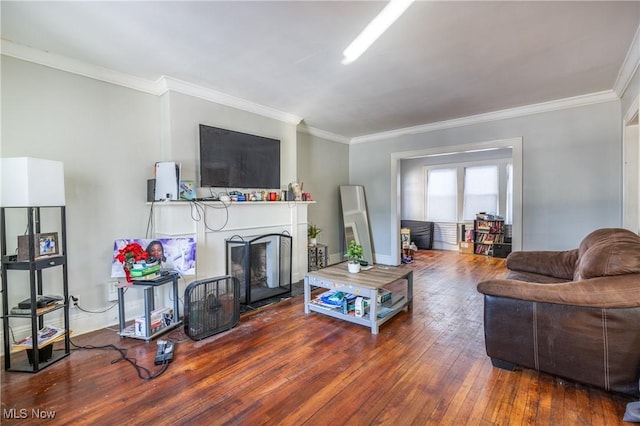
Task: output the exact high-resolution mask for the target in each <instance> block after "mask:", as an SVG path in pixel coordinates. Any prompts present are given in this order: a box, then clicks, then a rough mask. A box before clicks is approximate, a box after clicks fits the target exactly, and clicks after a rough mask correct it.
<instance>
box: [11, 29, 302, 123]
mask: <svg viewBox="0 0 640 426" xmlns="http://www.w3.org/2000/svg"><path fill="white" fill-rule="evenodd" d="M1 46H2V54H3V55H6V56H11V57H13V58H17V59H21V60H24V61H28V62H33V63H36V64H39V65H44V66H47V67H50V68H54V69H59V70H62V71H66V72H69V73H72V74H77V75H81V76H83V77H89V78H93V79H95V80H100V81H104V82H107V83H112V84H116V85H119V86H123V87H127V88H129V89H133V90H138V91H141V92H145V93H150V94H153V95H156V96H161V95H163V94H164V93H166V92H167V91H169V90H172V91H176V92H180V93H184V94H186V95H190V96H194V97H197V98H200V99H204V100H208V101H211V102H215V103H218V104H222V105H226V106H229V107H232V108H236V109H239V110H242V111H246V112H251V113H254V114H258V115H261V116H264V117H267V118H272V119H274V120H278V121H283V122H285V123H291V124H295V125H297V124H298V123H300V121H302V118H301V117H297V116H295V115H293V114H289V113H285V112H282V111H278V110H276V109H273V108H270V107H266V106H264V105H259V104H256V103H253V102H249V101H245V100H244V99H240V98H236V97H234V96H230V95H227V94H224V93H221V92H217V91H215V90H212V89H208V88H205V87H202V86H198V85H196V84H192V83H188V82H185V81H182V80H178V79H176V78H172V77H168V76H162V77H160V78H159V79H158V80H156V81H155V82H154V81H151V80H147V79H144V78H139V77H134V76H131V75H129V74H125V73H121V72H118V71H113V70H110V69H107V68H103V67H99V66H97V65H92V64H88V63H86V62H82V61H78V60H76V59H72V58H69V57H67V56H62V55H57V54H54V53H50V52H45V51H42V50H38V49H34V48H31V47H28V46H24V45H21V44H17V43H13V42H11V41H9V40H4V39H2V45H1Z"/></svg>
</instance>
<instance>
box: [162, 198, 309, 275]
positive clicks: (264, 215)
mask: <svg viewBox="0 0 640 426" xmlns="http://www.w3.org/2000/svg"><path fill="white" fill-rule="evenodd" d="M149 204H150V205H152V210H153V213H152V214H153V220H154V236H155V237H157V238H177V237H195V238H196V244H197V252H196V277H195V278H194V279H204V278H210V277H216V276H220V275H224V274H225V272H226V253H225V249H226V245H225V241H226V240H227V239H228V238H231V237H233V236H241V237H256V236H258V235H264V234H272V233H275V234H282V233H285V234H289V235H291V237H292V239H293V240H292V241H293V256H292V280H293V282H297V281H300V280H302V279H303V278H304V274H305V273H306V272H307V261H308V259H307V226H308V222H307V207H308V205H309V204H315V201H295V202H294V201H256V202H253V201H246V202H232V203H224V204H223V203H221V202H217V201H211V202H197V203H194V202H189V201H164V202H155V203H153V204H152V203H149ZM187 279H189V278H187Z"/></svg>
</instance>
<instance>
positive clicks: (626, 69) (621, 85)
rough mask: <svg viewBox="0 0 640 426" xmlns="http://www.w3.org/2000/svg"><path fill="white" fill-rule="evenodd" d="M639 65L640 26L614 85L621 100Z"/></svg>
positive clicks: (614, 89)
mask: <svg viewBox="0 0 640 426" xmlns="http://www.w3.org/2000/svg"><path fill="white" fill-rule="evenodd" d="M638 65H640V26H639V27H638V29H637V30H636V34H635V36H634V37H633V41H632V42H631V46H630V47H629V50H628V51H627V56H626V57H625V58H624V62H623V63H622V66H621V67H620V71H619V72H618V78H616V82H615V83H614V85H613V91H614V92H616V94H617V95H618V97H619V98H621V97H622V95H623V94H624V92H625V90H627V86H628V85H629V83H630V82H631V78H632V77H633V74H634V73H635V72H636V70H637V69H638Z"/></svg>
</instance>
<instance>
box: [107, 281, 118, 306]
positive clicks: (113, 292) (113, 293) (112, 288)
mask: <svg viewBox="0 0 640 426" xmlns="http://www.w3.org/2000/svg"><path fill="white" fill-rule="evenodd" d="M116 284H118V282H117V281H111V282H108V283H107V301H108V302H117V301H118V287H116Z"/></svg>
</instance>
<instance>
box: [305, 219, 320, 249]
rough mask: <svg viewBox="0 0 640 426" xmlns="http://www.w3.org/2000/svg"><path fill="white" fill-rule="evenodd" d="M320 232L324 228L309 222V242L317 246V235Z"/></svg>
mask: <svg viewBox="0 0 640 426" xmlns="http://www.w3.org/2000/svg"><path fill="white" fill-rule="evenodd" d="M320 232H322V229H320V228H318V227H317V226H316V225H314V224H313V223H310V224H309V227H308V228H307V237H309V244H311V245H312V246H315V245H316V244H317V243H318V240H317V237H318V234H319V233H320Z"/></svg>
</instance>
